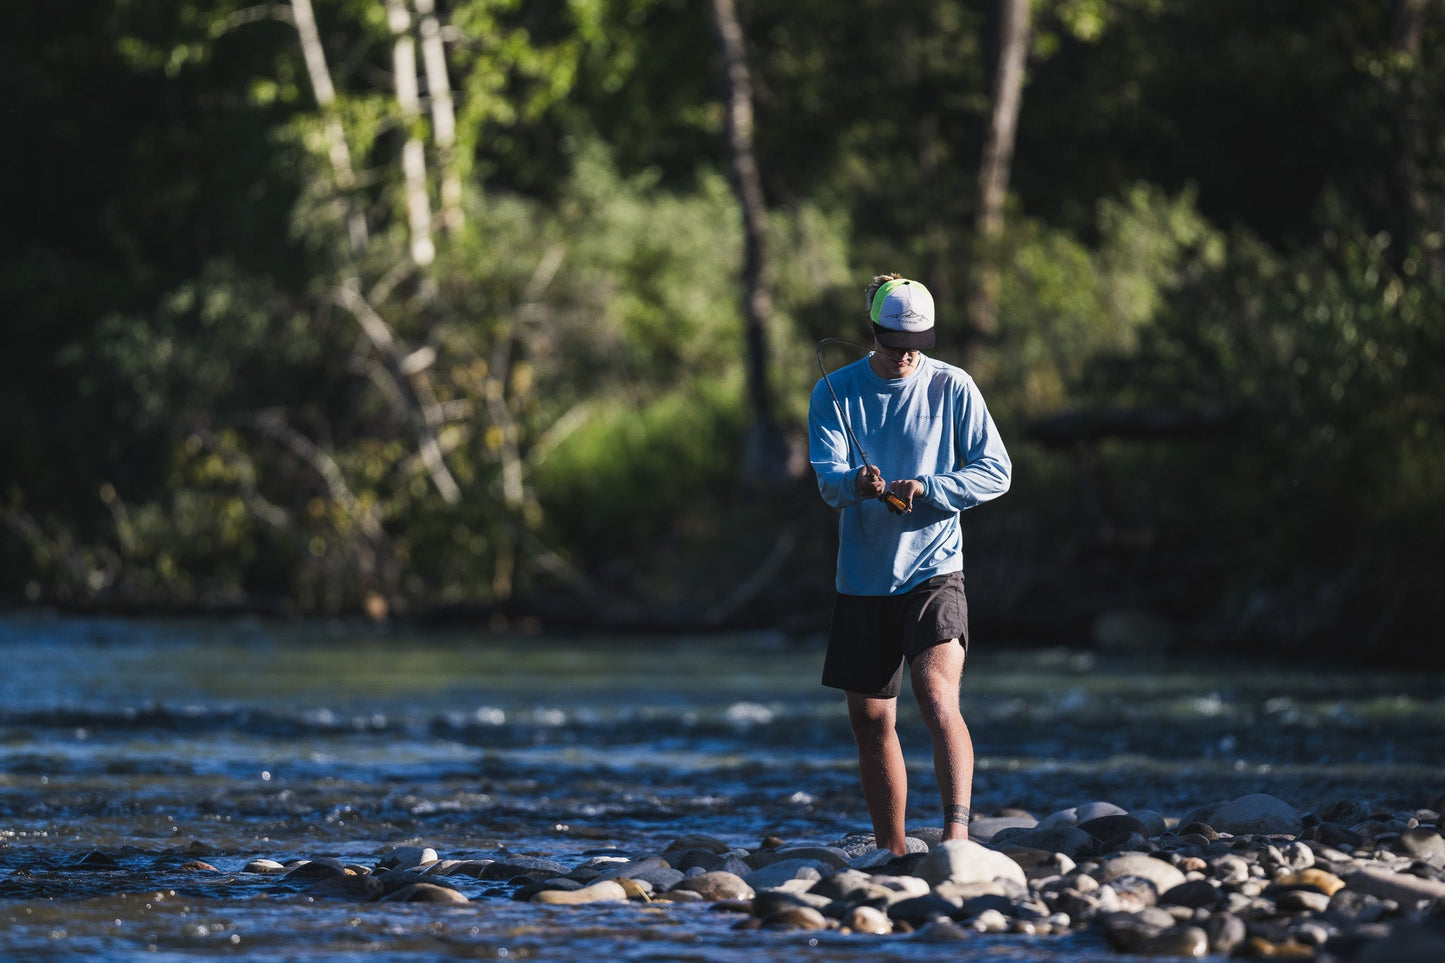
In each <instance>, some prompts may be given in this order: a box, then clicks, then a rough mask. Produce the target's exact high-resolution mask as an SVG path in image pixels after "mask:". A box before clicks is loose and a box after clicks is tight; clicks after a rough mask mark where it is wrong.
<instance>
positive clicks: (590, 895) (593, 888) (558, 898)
mask: <svg viewBox="0 0 1445 963" xmlns="http://www.w3.org/2000/svg"><path fill="white" fill-rule="evenodd" d="M530 901H532V902H540V904H548V905H579V904H585V902H627V888H626V886H623V883H621V882H618V881H616V879H603V881H598V882H594V883H590V885H587V886H581V888H578V889H542V891H539V892H536V894H533V895H532V899H530Z"/></svg>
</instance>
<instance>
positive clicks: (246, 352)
mask: <svg viewBox="0 0 1445 963" xmlns="http://www.w3.org/2000/svg"><path fill="white" fill-rule="evenodd" d="M1442 6H1445V5H1442V3H1440V2H1439V0H1309V2H1304V0H1281V2H1274V3H1258V2H1255V0H1167V2H1166V0H1032V3H1029V2H1026V0H926V2H919V3H912V4H905V5H901V6H900V5H898V4H896V3H883V2H879V0H859V2H856V3H849V4H837V3H831V2H829V3H823V2H818V0H787V2H781V0H739V2H738V4H737V6H736V7H735V6H734V4H733V3H732V2H731V0H713V2H711V3H699V2H685V0H527V2H521V0H434V2H433V0H292V2H275V3H264V2H262V3H252V2H250V0H213V2H209V3H201V2H192V0H57V2H55V3H53V4H20V5H17V6H16V7H15V8H14V9H12V10H10V11H8V16H7V28H6V30H5V31H4V32H3V35H0V77H3V81H4V89H5V90H6V91H7V108H6V110H5V112H4V115H3V117H4V124H5V128H6V131H7V138H6V139H7V143H8V144H9V145H10V146H9V149H8V151H7V155H8V161H9V163H8V164H7V167H8V169H9V170H10V173H9V174H8V175H6V176H5V177H4V178H3V179H0V184H3V191H4V210H5V229H4V232H3V243H4V256H3V258H0V291H3V292H4V296H5V301H6V303H7V304H8V306H9V307H8V310H7V316H6V318H5V320H4V323H3V328H0V330H3V332H4V333H3V338H4V342H3V343H4V350H3V352H0V402H3V403H0V452H3V453H4V454H3V458H0V463H3V467H0V600H3V601H4V602H5V603H7V604H11V605H49V606H55V607H59V608H62V609H71V610H100V611H123V612H174V611H214V612H230V611H262V612H279V613H291V614H297V615H349V614H358V613H366V614H368V615H370V616H371V617H376V618H380V617H406V618H418V619H437V618H467V619H481V620H484V621H493V622H508V623H512V624H516V623H519V622H524V623H528V624H531V623H539V624H541V625H544V626H545V625H594V626H603V627H623V626H630V627H641V628H657V629H677V628H687V629H698V628H706V627H710V626H717V627H724V626H726V627H737V626H775V627H782V628H784V629H787V630H789V631H797V632H809V631H813V630H816V629H818V628H821V627H823V626H825V625H826V622H827V618H828V609H829V604H830V597H831V596H830V593H831V583H832V574H833V563H832V554H833V551H834V547H835V546H834V543H833V541H832V540H833V519H832V517H831V515H830V514H829V512H828V511H827V510H826V509H825V507H824V506H823V505H822V503H821V501H819V500H818V498H817V495H816V489H815V487H814V483H813V479H812V476H811V472H810V470H809V469H808V468H807V464H806V459H805V457H804V455H803V451H804V447H805V440H804V438H803V434H804V430H805V420H806V419H805V414H806V411H805V409H806V399H807V396H808V392H809V389H810V388H811V386H812V384H813V383H814V381H815V380H816V379H817V377H818V370H817V363H816V360H815V358H814V345H815V343H816V342H817V341H818V340H819V339H820V338H823V337H848V338H858V339H862V338H864V337H866V327H865V320H866V319H865V316H864V313H863V311H862V308H861V307H860V302H861V292H862V288H863V286H864V284H865V283H866V282H867V280H868V278H869V277H870V276H871V275H872V274H874V273H877V272H880V271H889V270H898V271H902V272H904V273H907V274H909V275H911V276H915V277H918V278H920V279H922V280H924V281H925V282H926V283H927V284H929V286H930V287H931V288H932V290H933V291H934V293H935V295H936V296H937V297H938V300H939V305H940V322H939V327H940V338H939V346H938V349H937V351H936V352H935V354H937V355H938V356H939V357H941V358H942V359H944V360H947V361H951V362H954V363H958V364H961V365H963V366H964V367H966V368H967V369H968V370H969V371H970V372H971V373H973V374H974V376H975V377H976V379H977V380H978V382H979V384H980V386H981V387H982V389H983V391H984V394H985V396H986V397H987V398H988V400H989V404H990V407H991V409H992V411H993V413H994V415H995V418H996V420H997V421H998V423H999V425H1000V427H1001V429H1002V431H1003V432H1004V434H1005V437H1006V440H1007V442H1008V444H1009V447H1010V450H1011V452H1012V454H1013V455H1014V458H1015V464H1016V469H1015V471H1016V475H1015V485H1014V490H1013V491H1012V492H1011V493H1010V494H1009V495H1008V496H1007V497H1005V498H1004V499H1001V500H1000V501H998V502H995V503H992V504H990V505H989V506H986V507H984V508H981V509H979V510H978V511H976V512H972V513H970V514H969V515H968V516H966V517H965V531H966V537H967V540H968V562H967V566H968V568H967V571H968V575H969V579H970V585H971V589H970V601H971V605H972V607H973V612H974V620H975V626H976V630H977V631H980V632H985V631H986V632H989V633H991V634H993V635H994V636H996V637H1004V638H1009V639H1015V640H1023V641H1038V642H1061V641H1062V642H1073V643H1083V642H1087V641H1089V640H1093V641H1095V642H1097V643H1099V644H1105V645H1124V646H1129V645H1150V646H1153V645H1162V644H1171V645H1175V646H1178V647H1181V648H1186V649H1191V648H1192V649H1196V650H1200V651H1223V650H1230V651H1246V652H1265V651H1269V652H1272V653H1275V654H1278V655H1283V656H1293V655H1300V656H1309V657H1321V656H1331V657H1343V658H1350V659H1357V660H1385V659H1389V660H1397V661H1412V662H1420V661H1432V660H1433V661H1434V662H1437V663H1438V662H1439V660H1440V656H1439V654H1438V652H1439V647H1438V646H1436V645H1434V644H1433V640H1435V639H1436V638H1438V634H1439V628H1438V627H1439V625H1440V624H1441V621H1442V617H1445V603H1442V602H1441V597H1442V594H1441V591H1440V587H1439V586H1440V583H1441V579H1442V564H1441V561H1440V558H1441V546H1442V536H1445V391H1442V389H1441V386H1442V384H1445V322H1442V313H1441V309H1442V306H1445V305H1442V302H1445V249H1442V235H1441V230H1442V225H1445V221H1442V214H1445V163H1442V160H1445V158H1442V150H1445V109H1442V108H1445V103H1442V100H1445V9H1442ZM1000 177H1002V184H1000ZM832 350H833V351H834V352H836V353H834V354H831V355H826V356H825V357H826V360H827V361H828V363H829V365H830V367H831V366H837V365H839V364H842V363H844V362H846V361H849V360H852V357H851V356H845V355H844V354H843V353H842V352H841V351H839V349H832Z"/></svg>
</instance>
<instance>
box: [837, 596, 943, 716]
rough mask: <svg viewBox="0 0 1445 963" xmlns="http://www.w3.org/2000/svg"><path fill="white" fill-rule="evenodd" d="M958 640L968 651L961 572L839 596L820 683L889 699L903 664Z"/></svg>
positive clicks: (900, 679)
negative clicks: (892, 590) (885, 591)
mask: <svg viewBox="0 0 1445 963" xmlns="http://www.w3.org/2000/svg"><path fill="white" fill-rule="evenodd" d="M953 639H958V641H959V643H960V644H961V645H962V646H963V651H964V655H965V657H967V654H968V599H967V597H966V596H965V595H964V592H963V573H962V572H953V573H951V574H948V575H935V576H934V577H933V578H931V579H929V580H928V581H926V582H922V583H920V584H919V585H916V586H914V587H913V588H912V589H910V590H909V591H907V592H905V593H903V594H902V595H842V594H840V595H839V596H838V601H837V602H835V603H834V605H833V628H832V631H830V632H829V633H828V654H827V656H826V657H825V658H824V660H823V684H824V685H826V686H831V687H832V688H834V689H844V690H846V691H848V692H856V693H859V694H860V695H866V696H874V697H876V698H882V699H892V698H896V697H897V696H898V693H899V692H901V691H902V690H903V664H904V661H905V660H906V661H908V662H910V663H911V662H912V661H913V659H914V658H915V657H916V656H917V655H918V653H920V652H922V651H923V650H924V649H929V648H932V647H933V646H935V645H938V644H939V643H940V642H948V641H951V640H953Z"/></svg>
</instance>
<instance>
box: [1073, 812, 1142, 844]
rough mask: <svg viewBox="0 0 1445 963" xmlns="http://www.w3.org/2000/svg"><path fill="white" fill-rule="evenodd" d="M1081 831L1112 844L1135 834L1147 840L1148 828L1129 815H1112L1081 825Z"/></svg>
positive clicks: (1097, 817)
mask: <svg viewBox="0 0 1445 963" xmlns="http://www.w3.org/2000/svg"><path fill="white" fill-rule="evenodd" d="M1079 829H1082V830H1083V831H1084V832H1086V833H1088V834H1089V835H1090V836H1092V837H1094V838H1095V839H1097V840H1099V842H1101V843H1106V844H1107V843H1111V842H1112V841H1113V840H1117V839H1120V838H1125V837H1128V836H1129V835H1130V834H1135V835H1138V836H1140V837H1145V838H1147V836H1148V828H1147V827H1145V825H1144V824H1143V823H1141V822H1140V821H1139V820H1137V819H1135V818H1134V817H1133V816H1130V815H1129V814H1128V813H1110V814H1109V815H1107V816H1096V817H1094V818H1093V819H1090V820H1088V821H1087V822H1081V823H1079Z"/></svg>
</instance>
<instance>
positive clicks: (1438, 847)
mask: <svg viewBox="0 0 1445 963" xmlns="http://www.w3.org/2000/svg"><path fill="white" fill-rule="evenodd" d="M1390 848H1391V849H1393V850H1394V851H1395V852H1397V853H1402V854H1404V855H1406V856H1409V857H1410V858H1412V859H1418V860H1421V861H1422V862H1425V863H1429V864H1430V865H1431V866H1434V867H1435V868H1436V869H1439V868H1441V867H1445V837H1442V836H1441V835H1440V833H1439V832H1437V831H1436V830H1434V829H1426V828H1424V827H1422V826H1417V827H1414V828H1412V829H1407V830H1405V831H1404V832H1403V833H1401V834H1400V837H1399V838H1398V839H1397V840H1395V843H1394V845H1392V846H1391V847H1390Z"/></svg>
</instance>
